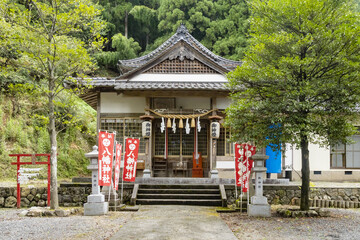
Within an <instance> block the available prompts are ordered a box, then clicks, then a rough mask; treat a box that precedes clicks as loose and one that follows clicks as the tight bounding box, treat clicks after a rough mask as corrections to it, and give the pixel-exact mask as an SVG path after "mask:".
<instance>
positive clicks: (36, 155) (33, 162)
mask: <svg viewBox="0 0 360 240" xmlns="http://www.w3.org/2000/svg"><path fill="white" fill-rule="evenodd" d="M9 156H10V157H16V158H17V161H16V162H12V163H11V165H17V175H16V176H17V177H16V182H17V197H16V198H17V208H20V202H21V195H20V182H19V174H20V173H19V170H20V165H30V164H35V165H45V164H47V165H48V184H47V185H48V187H47V188H48V190H47V205H48V206H50V154H45V153H44V154H9ZM21 157H32V161H31V162H20V158H21ZM34 157H47V162H36V161H35V158H34Z"/></svg>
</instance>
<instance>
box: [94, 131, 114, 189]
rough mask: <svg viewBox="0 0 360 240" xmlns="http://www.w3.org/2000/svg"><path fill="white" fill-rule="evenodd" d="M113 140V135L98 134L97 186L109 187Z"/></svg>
mask: <svg viewBox="0 0 360 240" xmlns="http://www.w3.org/2000/svg"><path fill="white" fill-rule="evenodd" d="M114 138H115V134H114V133H107V132H99V158H98V159H99V160H98V161H99V170H98V171H99V172H98V175H99V186H110V185H111V176H112V162H113V157H114Z"/></svg>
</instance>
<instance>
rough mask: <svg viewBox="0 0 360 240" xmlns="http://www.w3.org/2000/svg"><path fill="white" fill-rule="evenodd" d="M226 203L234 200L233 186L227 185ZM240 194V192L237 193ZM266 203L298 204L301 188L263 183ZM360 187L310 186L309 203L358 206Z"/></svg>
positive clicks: (324, 205) (342, 206)
mask: <svg viewBox="0 0 360 240" xmlns="http://www.w3.org/2000/svg"><path fill="white" fill-rule="evenodd" d="M225 187H226V195H227V198H228V204H233V203H234V202H235V187H234V186H230V185H227V186H225ZM238 194H239V195H240V192H239V193H238ZM264 196H265V197H267V199H268V203H269V204H273V205H277V204H281V205H300V197H301V189H300V187H299V186H294V185H264ZM359 202H360V188H331V187H327V188H325V187H323V188H316V187H315V188H310V205H311V206H313V207H339V208H347V207H355V208H356V207H360V204H359Z"/></svg>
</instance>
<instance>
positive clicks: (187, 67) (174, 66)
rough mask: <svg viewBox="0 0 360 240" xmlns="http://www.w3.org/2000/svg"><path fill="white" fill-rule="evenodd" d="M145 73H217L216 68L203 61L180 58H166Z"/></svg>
mask: <svg viewBox="0 0 360 240" xmlns="http://www.w3.org/2000/svg"><path fill="white" fill-rule="evenodd" d="M145 73H192V74H194V73H199V74H210V73H217V72H216V71H215V70H214V69H212V68H210V67H208V66H206V65H205V64H203V63H201V62H200V61H199V60H196V59H194V60H189V59H184V60H183V61H180V60H179V59H174V60H165V61H163V62H161V63H160V64H158V65H156V66H154V67H153V68H150V69H149V70H147V71H146V72H145Z"/></svg>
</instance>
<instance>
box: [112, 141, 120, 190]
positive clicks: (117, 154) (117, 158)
mask: <svg viewBox="0 0 360 240" xmlns="http://www.w3.org/2000/svg"><path fill="white" fill-rule="evenodd" d="M120 162H121V144H118V143H117V144H116V150H115V174H114V178H115V179H114V187H115V190H118V188H119V178H120Z"/></svg>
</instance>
